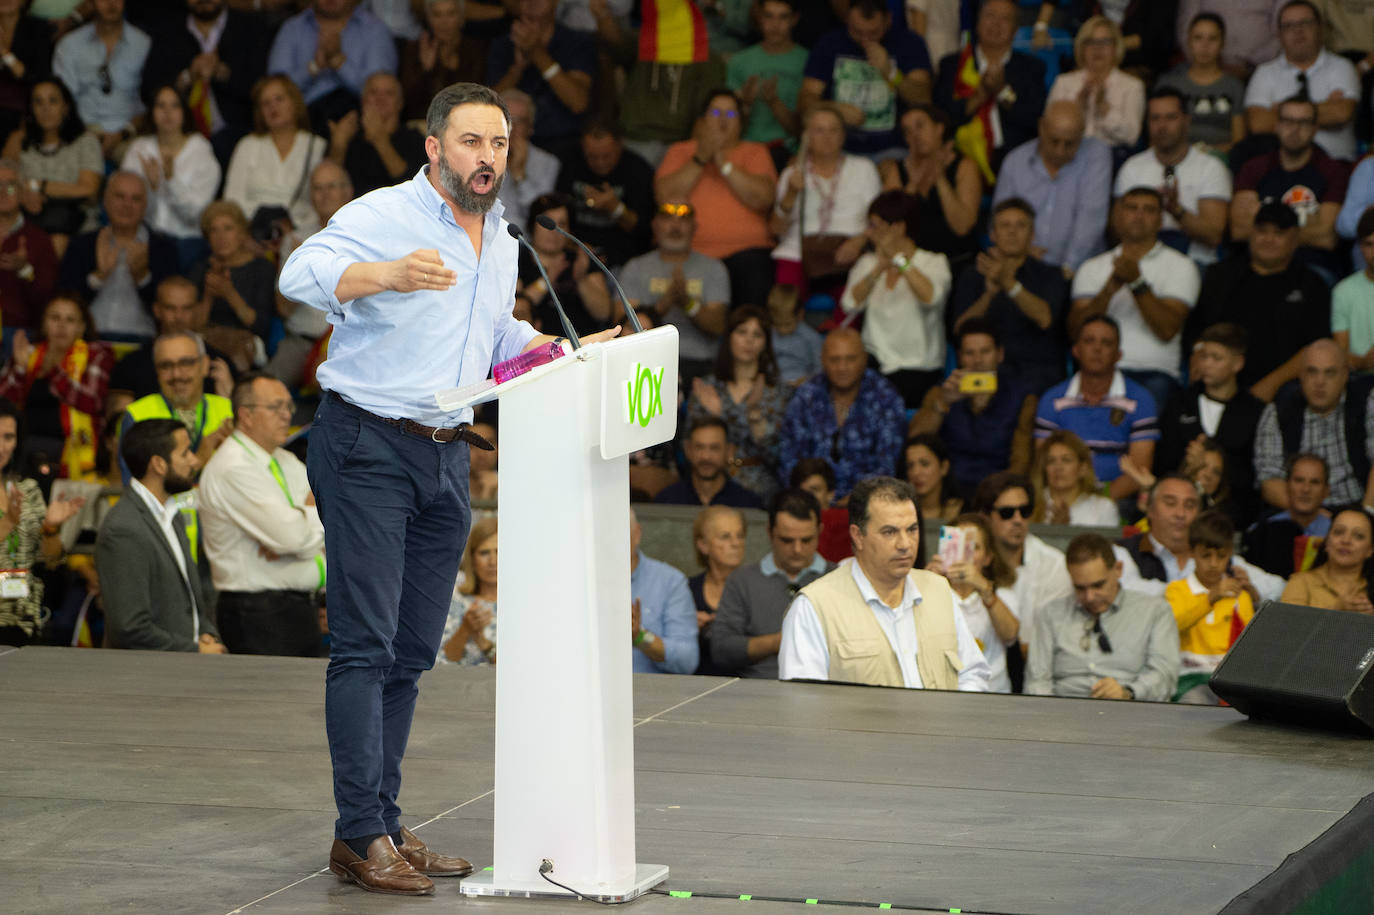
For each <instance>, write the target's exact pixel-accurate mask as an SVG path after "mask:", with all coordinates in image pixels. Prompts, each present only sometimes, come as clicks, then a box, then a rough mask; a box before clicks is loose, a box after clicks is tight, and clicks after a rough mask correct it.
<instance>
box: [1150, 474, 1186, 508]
mask: <svg viewBox="0 0 1374 915" xmlns="http://www.w3.org/2000/svg"><path fill="white" fill-rule="evenodd" d="M1170 480H1177V481H1178V482H1180V483H1187V484H1188V485H1189V486H1190V487H1192V489H1193V492H1197V484H1196V483H1194V482H1193V480H1192V478H1191V477H1188V476H1186V475H1185V474H1183V473H1180V472H1179V471H1174V472H1173V473H1165V474H1161V475H1160V476H1159V477H1158V478H1157V479H1156V480H1155V482H1154V485H1153V486H1151V487H1150V495H1149V498H1148V499H1147V500H1146V502H1145V504H1146V505H1154V504H1155V493H1157V492H1159V487H1161V486H1163V485H1164V484H1165V483H1167V482H1169V481H1170Z"/></svg>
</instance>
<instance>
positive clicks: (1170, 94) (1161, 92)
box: [1149, 86, 1188, 114]
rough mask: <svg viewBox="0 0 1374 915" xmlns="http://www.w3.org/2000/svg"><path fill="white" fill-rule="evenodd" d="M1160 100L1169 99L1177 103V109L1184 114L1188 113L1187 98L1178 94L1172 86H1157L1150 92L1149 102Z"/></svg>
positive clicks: (1180, 93)
mask: <svg viewBox="0 0 1374 915" xmlns="http://www.w3.org/2000/svg"><path fill="white" fill-rule="evenodd" d="M1160 98H1171V99H1173V100H1174V101H1176V102H1178V109H1179V110H1180V111H1182V112H1183V113H1184V114H1187V113H1188V97H1187V96H1186V95H1184V94H1183V93H1182V92H1179V91H1178V90H1177V89H1175V88H1174V87H1173V86H1158V87H1156V88H1155V89H1154V90H1153V91H1151V92H1150V99H1149V100H1150V101H1152V102H1153V101H1154V100H1155V99H1160Z"/></svg>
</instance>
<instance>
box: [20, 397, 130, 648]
mask: <svg viewBox="0 0 1374 915" xmlns="http://www.w3.org/2000/svg"><path fill="white" fill-rule="evenodd" d="M20 434H21V426H20V412H19V409H18V408H17V407H16V406H15V405H14V404H13V403H11V402H10V401H8V400H5V399H3V398H0V483H3V485H4V501H3V505H0V537H3V538H4V539H5V540H6V541H7V542H8V544H9V555H8V556H7V557H6V559H5V561H6V562H7V563H10V568H11V569H12V570H15V571H19V572H20V574H19V575H18V576H12V577H11V580H17V581H19V582H20V583H21V585H22V586H11V587H15V592H14V593H13V594H11V595H7V596H5V597H3V598H0V645H28V644H30V643H34V642H38V641H39V640H40V639H41V638H42V637H43V634H44V633H43V626H44V622H45V620H46V619H47V616H48V614H47V611H46V610H45V609H44V607H43V579H42V577H41V576H39V575H37V574H35V573H34V572H33V571H32V569H33V565H34V563H35V562H37V561H39V560H41V561H42V562H43V564H44V565H46V566H48V567H49V568H52V567H54V566H56V565H57V564H58V563H59V562H60V561H61V560H62V552H63V550H62V538H61V536H59V533H58V531H59V528H61V526H62V524H63V523H64V522H66V521H67V519H69V518H71V517H73V516H74V515H75V514H76V513H77V511H78V510H79V509H80V508H81V506H82V504H83V501H84V500H81V499H57V500H55V501H53V502H52V504H46V503H45V502H44V501H43V490H42V488H41V487H40V486H39V484H38V481H37V480H34V479H31V478H28V477H22V476H20V473H19V466H20V461H21V460H22V458H23V454H24V450H25V449H24V442H23V441H21V440H20ZM19 592H22V593H19ZM143 599H144V601H145V602H146V601H147V595H146V594H145V595H144V596H143Z"/></svg>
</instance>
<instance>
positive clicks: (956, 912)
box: [949, 909, 964, 915]
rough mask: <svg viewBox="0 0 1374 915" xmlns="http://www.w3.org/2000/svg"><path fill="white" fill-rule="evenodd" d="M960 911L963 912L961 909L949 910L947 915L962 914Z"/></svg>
mask: <svg viewBox="0 0 1374 915" xmlns="http://www.w3.org/2000/svg"><path fill="white" fill-rule="evenodd" d="M962 911H964V910H963V909H950V910H949V915H959V913H960V912H962Z"/></svg>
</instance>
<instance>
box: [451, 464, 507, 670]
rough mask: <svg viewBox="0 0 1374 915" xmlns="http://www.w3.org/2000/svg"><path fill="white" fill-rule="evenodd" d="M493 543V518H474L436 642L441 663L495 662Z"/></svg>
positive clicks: (495, 563) (495, 545)
mask: <svg viewBox="0 0 1374 915" xmlns="http://www.w3.org/2000/svg"><path fill="white" fill-rule="evenodd" d="M474 450H478V449H474ZM496 547H497V544H496V518H495V517H490V518H482V519H480V520H478V521H474V522H473V524H472V533H471V534H469V535H468V544H467V546H466V547H464V548H463V561H462V564H461V565H460V566H459V569H460V570H461V571H462V574H461V575H459V576H458V582H457V584H456V585H454V588H453V599H452V601H450V602H449V605H448V621H447V622H445V623H444V635H443V639H442V640H441V641H440V642H439V645H440V646H441V647H440V648H439V655H438V658H437V659H436V660H438V661H439V662H440V663H448V662H453V663H456V664H464V665H468V666H480V665H488V664H493V663H495V662H496V581H497V578H496V572H497V555H498V554H497V548H496Z"/></svg>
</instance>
